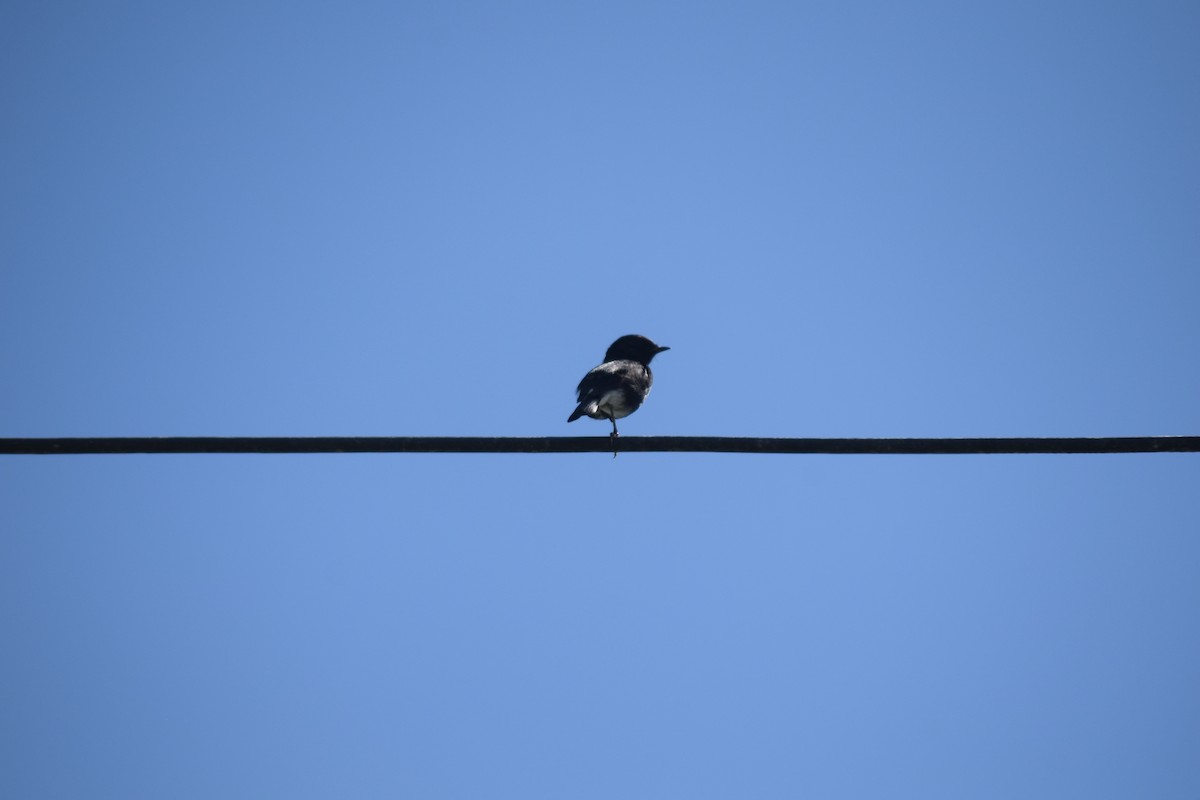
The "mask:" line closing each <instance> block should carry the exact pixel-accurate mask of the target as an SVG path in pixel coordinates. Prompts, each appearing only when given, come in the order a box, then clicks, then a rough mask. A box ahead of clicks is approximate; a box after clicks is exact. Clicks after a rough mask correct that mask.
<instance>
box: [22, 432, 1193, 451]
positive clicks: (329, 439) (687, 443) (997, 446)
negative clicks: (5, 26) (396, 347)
mask: <svg viewBox="0 0 1200 800" xmlns="http://www.w3.org/2000/svg"><path fill="white" fill-rule="evenodd" d="M612 449H613V443H612V440H611V439H609V437H607V436H598V437H592V436H581V437H560V436H550V437H532V436H531V437H521V436H517V437H493V436H314V437H288V436H167V437H120V438H90V437H79V438H36V439H0V455H78V454H96V455H99V454H123V453H607V452H612ZM617 449H618V450H619V451H621V452H626V453H650V452H658V453H843V454H909V455H913V454H928V455H941V454H967V453H1195V452H1200V436H1117V437H1113V436H1108V437H1092V438H1079V437H1074V438H1068V437H1047V438H1026V437H1012V438H979V439H775V438H743V437H729V436H622V437H620V438H618V439H617Z"/></svg>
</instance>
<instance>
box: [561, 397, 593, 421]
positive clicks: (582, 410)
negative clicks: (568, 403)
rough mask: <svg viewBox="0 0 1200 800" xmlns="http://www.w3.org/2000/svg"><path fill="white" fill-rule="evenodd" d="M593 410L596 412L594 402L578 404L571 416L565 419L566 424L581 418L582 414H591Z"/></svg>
mask: <svg viewBox="0 0 1200 800" xmlns="http://www.w3.org/2000/svg"><path fill="white" fill-rule="evenodd" d="M595 410H596V404H595V402H592V401H585V402H582V403H580V404H579V406H578V407H577V408H576V409H575V410H574V411H572V412H571V416H569V417H567V422H574V421H575V420H577V419H579V418H580V417H582V416H583V415H584V414H591V413H592V412H593V411H595Z"/></svg>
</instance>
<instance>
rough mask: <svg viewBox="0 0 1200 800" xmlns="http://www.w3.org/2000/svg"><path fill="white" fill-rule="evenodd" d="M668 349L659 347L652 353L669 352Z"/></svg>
mask: <svg viewBox="0 0 1200 800" xmlns="http://www.w3.org/2000/svg"><path fill="white" fill-rule="evenodd" d="M670 349H671V348H669V347H660V348H658V349H657V350H655V351H654V352H656V353H661V352H662V351H663V350H670Z"/></svg>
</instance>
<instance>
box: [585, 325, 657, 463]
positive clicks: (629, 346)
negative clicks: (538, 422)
mask: <svg viewBox="0 0 1200 800" xmlns="http://www.w3.org/2000/svg"><path fill="white" fill-rule="evenodd" d="M670 349H671V348H669V347H660V346H659V345H656V344H655V343H654V342H652V341H650V340H649V339H647V338H646V337H645V336H638V335H637V334H630V335H628V336H622V337H621V338H620V339H617V340H616V341H615V342H613V343H612V345H611V346H610V347H609V348H608V352H607V353H605V354H604V363H603V364H601V365H600V366H598V367H596V368H595V369H593V370H592V371H591V372H589V373H588V374H587V375H584V376H583V380H581V381H580V382H579V387H578V388H577V389H576V390H575V391H576V392H578V397H579V405H578V406H577V407H576V408H575V410H574V411H573V412H571V416H569V417H567V422H574V421H575V420H577V419H579V418H580V417H582V416H584V415H585V414H586V415H587V416H589V417H591V418H592V419H607V420H610V421H611V422H612V426H613V429H612V434H611V435H612V437H613V440H614V444H615V442H616V437H617V435H618V434H617V420H619V419H621V418H622V417H628V416H629V415H630V414H632V413H633V412H635V411H637V410H638V406H640V405H641V404H642V401H643V400H645V399H646V395H648V394H649V393H650V384H652V383H653V382H654V376H653V375H652V374H651V373H650V361H651V359H653V358H654V357H655V356H656V355H658V354H659V353H661V352H662V351H664V350H670ZM613 454H614V455H616V452H615V451H614V453H613Z"/></svg>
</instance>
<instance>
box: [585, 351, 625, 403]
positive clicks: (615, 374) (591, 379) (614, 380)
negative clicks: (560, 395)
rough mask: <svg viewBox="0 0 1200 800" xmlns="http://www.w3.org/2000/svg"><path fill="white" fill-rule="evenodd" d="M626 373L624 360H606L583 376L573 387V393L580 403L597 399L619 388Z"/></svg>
mask: <svg viewBox="0 0 1200 800" xmlns="http://www.w3.org/2000/svg"><path fill="white" fill-rule="evenodd" d="M627 373H628V369H627V368H626V366H625V362H622V361H607V362H605V363H603V364H601V365H600V366H598V367H596V368H595V369H593V370H592V371H591V372H589V373H588V374H587V375H584V376H583V380H581V381H580V382H579V386H577V387H576V388H575V394H576V396H577V397H578V399H579V402H581V403H584V402H588V401H590V400H597V399H599V398H601V397H603V396H604V395H606V394H608V393H609V392H611V391H613V390H614V389H619V388H621V384H622V382H623V381H624V380H626V378H627Z"/></svg>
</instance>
